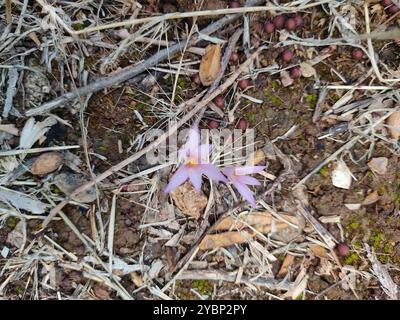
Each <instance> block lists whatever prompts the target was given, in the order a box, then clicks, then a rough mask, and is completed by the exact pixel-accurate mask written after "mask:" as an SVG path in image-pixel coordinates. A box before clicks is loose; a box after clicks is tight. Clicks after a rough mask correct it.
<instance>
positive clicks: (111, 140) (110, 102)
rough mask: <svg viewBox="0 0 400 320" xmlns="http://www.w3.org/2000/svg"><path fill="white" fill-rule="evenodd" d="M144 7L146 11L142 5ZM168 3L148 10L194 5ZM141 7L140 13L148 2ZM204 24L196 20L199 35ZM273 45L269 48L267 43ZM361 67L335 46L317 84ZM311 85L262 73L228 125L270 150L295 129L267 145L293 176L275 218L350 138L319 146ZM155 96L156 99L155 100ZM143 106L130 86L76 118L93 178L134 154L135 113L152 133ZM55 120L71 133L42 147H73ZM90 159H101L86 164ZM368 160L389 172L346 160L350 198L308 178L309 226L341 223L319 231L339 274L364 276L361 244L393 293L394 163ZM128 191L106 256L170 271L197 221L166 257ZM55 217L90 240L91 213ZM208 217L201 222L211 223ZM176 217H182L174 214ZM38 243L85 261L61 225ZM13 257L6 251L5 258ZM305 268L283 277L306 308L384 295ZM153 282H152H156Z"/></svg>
mask: <svg viewBox="0 0 400 320" xmlns="http://www.w3.org/2000/svg"><path fill="white" fill-rule="evenodd" d="M141 2H144V1H141ZM148 2H149V3H151V1H148ZM241 2H242V1H241ZM155 3H157V1H155ZM226 3H227V2H226V1H211V2H207V1H205V5H206V7H203V9H209V10H210V9H219V8H225V7H226ZM169 4H170V5H169V6H165V5H161V4H158V5H157V4H156V7H157V10H158V11H160V12H173V11H175V10H178V11H180V12H185V11H192V10H193V6H194V4H193V2H192V1H185V0H177V1H170V3H169ZM146 5H148V3H147V2H146ZM314 14H315V12H314ZM264 16H265V14H260V15H259V16H255V17H253V18H252V19H254V22H255V27H254V28H255V29H257V28H256V25H257V23H258V24H260V21H263V19H264V18H263V17H264ZM314 18H315V15H311V14H310V15H307V16H306V19H305V25H311V26H313V24H315V23H316V22H315V20H314ZM211 20H212V19H207V18H199V27H201V26H202V25H205V24H207V23H209V22H210V21H211ZM230 27H233V26H230ZM298 36H303V37H307V36H310V31H309V30H304V31H302V32H300V33H299V34H298ZM315 36H322V35H315ZM221 37H224V35H221ZM261 37H262V35H261V34H260V33H257V30H255V32H254V38H261ZM272 40H274V39H273V38H272ZM275 40H276V39H275ZM293 50H294V51H295V52H296V53H297V59H299V61H300V60H303V59H304V56H305V53H304V50H300V49H299V48H293ZM317 50H319V49H317ZM280 53H281V50H280V49H276V50H268V51H266V53H265V54H264V55H263V56H261V57H260V59H259V61H260V63H261V64H262V65H265V66H267V65H271V64H272V63H274V62H276V61H277V59H279V55H280ZM239 54H240V61H243V60H244V59H245V57H244V54H243V52H241V51H239ZM385 54H386V55H385V57H387V55H388V54H390V52H389V53H388V52H386V53H385ZM392 61H393V60H392ZM366 63H367V62H364V61H361V62H360V63H357V64H354V61H353V60H352V58H351V49H350V48H347V47H338V48H336V50H334V51H333V52H332V55H331V56H330V57H329V58H328V59H326V60H325V61H324V63H321V64H318V66H317V67H316V72H317V74H318V75H319V81H320V82H321V83H329V82H332V81H333V80H334V79H335V80H337V78H334V75H333V74H332V73H331V71H330V70H331V68H332V67H334V68H335V69H336V71H337V72H338V73H340V74H341V75H342V76H343V77H344V78H345V79H347V81H348V83H353V82H354V81H356V80H357V79H359V78H360V77H361V76H362V75H364V74H365V71H366V65H365V64H366ZM230 68H231V69H230V71H232V70H233V69H234V67H232V66H230ZM171 82H172V80H171V78H170V77H162V78H160V79H159V86H160V87H161V89H163V90H164V89H165V90H166V91H167V90H170V89H171V88H170V84H171ZM178 83H179V85H180V86H181V88H180V89H181V90H179V94H178V97H177V100H178V101H180V100H182V101H184V100H187V99H188V98H189V97H191V96H192V95H193V93H194V92H196V91H198V90H200V89H202V88H199V87H197V86H196V85H195V84H193V83H192V82H191V81H190V78H189V77H187V76H185V77H184V76H181V77H179V80H178ZM314 84H315V81H314V79H313V78H300V79H298V80H295V82H294V85H292V86H290V87H286V88H285V87H283V85H282V84H281V82H280V78H279V75H274V76H269V75H265V74H261V75H260V76H258V77H257V79H256V80H254V81H253V82H252V83H251V85H252V87H251V88H250V89H248V91H246V94H247V95H249V96H252V97H254V98H257V99H260V100H262V101H263V102H262V103H261V104H258V103H253V102H251V101H248V100H245V101H243V102H242V104H241V106H240V108H238V110H239V111H237V112H236V113H235V118H237V119H238V118H241V117H244V118H246V119H247V121H248V123H249V127H251V128H255V129H256V133H257V136H256V140H257V141H265V139H267V140H269V141H271V140H273V139H275V138H277V137H279V136H282V135H284V134H285V133H286V132H288V130H289V129H290V128H291V127H293V126H294V125H296V126H297V129H296V130H295V131H294V133H293V134H291V135H290V137H289V138H288V139H287V140H281V141H278V142H277V143H276V145H277V147H278V148H279V149H280V150H281V151H282V152H283V153H284V154H286V155H290V157H291V160H292V161H293V163H294V171H295V172H294V173H295V175H296V176H297V177H296V179H293V178H291V179H289V180H286V181H284V182H283V184H282V186H281V187H280V189H279V191H278V192H277V194H276V195H275V197H274V199H273V201H274V203H273V204H274V207H275V208H276V209H277V210H283V211H284V210H285V209H286V203H285V199H286V198H287V197H288V195H289V193H290V192H291V186H293V183H294V182H295V181H298V180H299V178H302V177H304V176H305V175H306V174H307V173H308V172H310V171H311V170H312V169H313V168H315V167H316V166H317V165H318V164H319V163H320V162H321V161H323V160H324V159H325V158H326V157H328V156H329V155H331V154H332V153H333V152H335V151H336V150H337V149H338V148H339V147H340V146H341V145H342V143H343V142H344V141H346V140H347V139H348V138H349V133H348V131H346V132H345V133H341V134H337V135H335V140H333V139H318V138H319V137H320V136H321V135H323V133H324V132H325V130H326V129H328V128H330V127H331V126H332V125H335V124H337V123H338V121H336V120H330V119H326V118H324V119H321V120H320V121H318V122H317V123H313V122H312V117H313V114H314V110H315V106H316V103H317V100H318V91H317V90H316V89H315V88H314ZM160 92H162V90H160ZM229 94H230V93H228V94H227V96H226V97H225V100H226V101H229V98H230V96H229ZM159 96H161V93H160V94H159ZM361 97H362V93H361V92H359V93H356V96H355V99H357V98H361ZM338 98H339V97H338V96H337V95H336V93H335V92H334V91H332V92H330V93H329V94H328V96H327V97H326V99H325V104H324V107H323V110H324V111H325V110H327V109H326V106H328V105H332V103H333V102H335V101H337V99H338ZM151 104H152V101H151V100H150V99H149V97H148V95H146V94H144V93H143V92H141V91H140V90H139V89H137V88H134V87H132V88H130V87H122V88H121V87H119V88H113V89H110V90H108V91H107V92H98V93H96V94H95V95H94V96H93V97H92V98H91V99H90V103H89V105H88V108H87V110H86V111H85V119H86V120H87V125H88V126H87V136H88V147H89V149H90V151H91V165H92V166H93V168H92V170H93V171H94V172H95V173H101V172H103V171H105V170H107V169H108V168H109V167H110V166H112V165H115V164H117V163H119V162H121V161H122V160H124V159H126V158H127V157H128V156H129V155H130V154H131V153H132V152H133V151H132V150H131V147H132V141H133V140H134V139H135V137H136V136H137V133H138V132H140V130H141V129H142V126H143V124H142V123H141V121H140V120H139V119H138V116H137V113H135V111H136V112H139V113H140V114H141V116H142V117H144V118H145V119H146V123H147V124H149V125H152V124H154V123H156V121H157V120H156V119H153V118H152V117H153V113H152V112H151V111H149V109H148V108H146V106H147V105H151ZM228 107H229V106H227V108H228ZM60 116H62V117H63V118H64V119H66V120H69V121H70V122H71V123H72V124H73V128H69V127H65V126H59V125H58V126H56V127H54V128H53V129H52V130H51V131H50V132H49V134H48V137H47V141H46V144H47V145H50V144H56V143H57V142H60V141H65V144H66V145H73V144H79V143H81V138H80V136H81V134H80V127H79V116H78V114H75V115H72V114H70V113H67V112H65V111H62V112H60ZM206 117H207V115H206ZM201 126H202V127H206V126H207V124H206V121H202V122H201ZM223 126H225V127H227V128H231V129H233V128H234V126H235V123H228V122H224V123H223ZM128 150H129V151H128ZM365 151H366V149H365V148H364V147H363V146H361V145H357V146H356V147H355V148H354V150H352V152H353V154H355V155H358V154H362V153H363V152H365ZM95 154H98V155H100V156H95ZM78 155H79V156H80V157H81V159H84V154H83V153H78ZM371 157H387V158H388V159H389V166H388V170H387V173H386V174H385V175H382V176H379V175H376V174H374V173H372V172H371V170H369V168H368V166H367V163H366V161H360V162H358V163H355V162H352V161H351V160H350V159H349V157H348V155H346V156H345V157H344V159H345V160H346V163H347V165H348V166H349V169H350V170H351V172H352V174H353V175H354V177H355V180H354V181H353V184H352V187H351V188H350V189H349V190H344V189H339V188H336V187H334V186H333V185H332V181H331V172H332V171H333V169H334V166H333V164H332V163H330V164H328V165H327V166H325V167H324V168H323V169H321V170H320V171H319V172H318V173H317V174H315V175H313V176H312V177H311V178H310V179H309V180H308V182H307V183H306V187H307V193H308V195H309V202H310V205H311V206H312V208H314V209H315V212H316V214H317V218H318V217H320V216H339V217H340V225H341V227H342V230H341V228H340V227H339V225H337V224H333V223H332V224H326V227H327V229H328V231H329V232H330V233H331V234H332V235H333V236H334V238H335V239H336V240H337V241H338V242H345V243H346V244H347V245H349V247H350V254H349V255H347V256H345V257H340V258H339V259H340V262H341V263H342V264H343V265H348V266H353V267H354V268H356V269H357V270H358V271H366V272H369V270H370V267H371V266H370V264H369V263H368V262H367V260H366V258H365V250H364V248H363V245H362V244H363V242H366V243H368V244H369V245H370V247H371V248H373V249H374V251H375V253H376V255H377V257H378V260H379V261H380V262H382V263H384V264H385V265H387V266H389V267H391V268H390V269H389V273H390V275H391V276H392V278H393V280H394V281H395V282H396V283H397V284H400V269H399V266H400V211H399V207H400V158H399V156H397V155H396V154H394V153H393V152H391V151H390V150H389V149H388V148H387V147H386V146H385V144H384V143H383V142H378V143H377V145H376V147H375V148H374V151H373V153H372V155H371ZM82 166H83V170H84V171H85V172H87V169H85V166H84V165H82ZM130 169H132V170H136V169H137V168H134V167H131V168H128V169H127V170H130ZM282 170H283V167H282V164H281V163H280V162H279V160H278V159H276V160H269V161H268V172H269V173H271V174H274V175H276V176H279V174H280V173H281V172H282ZM127 173H128V171H125V172H124V173H123V174H119V175H113V176H112V178H110V179H107V180H105V181H103V183H104V185H109V184H112V183H114V182H115V181H117V180H118V179H119V178H122V177H123V175H125V174H127ZM162 179H164V180H165V177H162ZM131 188H136V189H131V190H130V192H126V193H124V191H122V196H121V197H120V198H119V201H118V202H117V208H116V221H115V234H114V250H115V253H116V254H118V255H119V256H122V257H124V258H127V259H128V258H131V259H135V260H139V259H143V261H144V262H145V263H148V264H149V265H151V263H152V262H154V261H155V260H156V259H162V260H171V259H172V262H171V264H174V262H176V261H177V260H178V259H179V258H182V256H183V254H185V253H186V252H187V251H188V250H189V249H190V247H191V245H190V241H192V240H193V238H194V236H195V234H196V230H198V228H199V226H200V225H201V221H193V220H189V219H188V220H187V221H186V222H187V223H188V226H187V227H186V228H187V231H188V233H187V239H188V240H187V242H186V243H185V241H183V245H181V247H179V248H178V249H177V251H176V252H173V253H171V252H170V251H168V250H166V249H165V246H164V245H165V242H166V241H165V240H163V241H155V242H148V238H147V236H148V235H147V234H146V232H143V231H142V230H140V229H139V226H140V225H141V223H142V222H143V221H144V220H145V219H146V217H145V206H144V205H140V203H144V202H143V199H141V197H140V193H133V192H132V191H141V190H144V188H142V187H140V186H139V187H134V184H131ZM109 191H110V190H106V191H105V192H103V193H102V199H101V201H104V202H105V203H108V204H110V203H111V198H112V193H111V192H109ZM373 191H377V192H378V194H379V200H378V201H377V202H375V203H373V204H371V205H367V206H361V208H360V209H358V210H349V209H347V208H346V206H345V205H344V204H348V203H361V202H362V201H363V200H364V199H365V197H366V196H367V195H368V194H370V193H371V192H373ZM219 192H220V193H221V194H222V193H223V192H224V190H223V189H221V190H219ZM145 200H147V199H145ZM218 211H219V210H218V208H217V209H215V210H214V211H213V214H214V215H215V214H216V213H217V212H218ZM221 211H223V209H222V210H221ZM64 212H65V214H66V215H67V216H68V217H69V219H71V221H72V222H73V223H74V224H75V226H77V227H78V228H79V230H80V232H81V233H82V234H85V235H87V236H88V237H89V238H92V237H93V234H92V226H91V223H90V215H93V212H92V211H91V210H90V209H89V210H87V209H85V208H79V207H77V206H73V205H70V206H67V207H66V208H65V209H64ZM109 212H110V210H109V208H108V210H105V211H104V212H102V213H101V214H102V219H103V222H107V221H108V220H109ZM213 214H212V215H211V218H210V221H213V219H214V218H215V217H214V216H213ZM177 215H178V217H179V218H182V216H179V213H177ZM156 218H157V217H156ZM40 222H41V221H40V220H32V221H29V223H28V239H30V240H32V239H34V238H35V235H34V234H35V231H37V230H38V229H39V225H40ZM15 225H16V223H15V219H13V218H9V219H8V220H7V221H6V223H5V225H4V226H3V227H2V228H0V243H2V244H4V243H6V239H7V235H8V234H9V233H10V232H11V231H12V230H13V228H14V227H15ZM169 230H171V229H169ZM175 232H176V231H174V233H175ZM45 234H46V235H48V236H49V237H50V238H52V239H53V240H54V241H56V242H57V243H58V244H60V245H61V246H62V247H64V248H65V249H66V250H67V251H70V252H71V253H73V254H75V255H76V256H77V257H78V259H83V258H84V257H85V256H86V255H87V254H88V252H87V248H85V246H84V245H83V244H82V242H81V240H80V239H79V238H78V237H77V236H76V235H75V234H74V233H73V232H72V231H71V229H70V228H68V227H67V226H66V224H65V223H64V222H63V221H61V220H59V221H56V222H52V223H51V224H50V225H49V226H48V228H47V229H46V231H45ZM144 248H145V249H144ZM15 249H16V248H12V250H15ZM143 252H144V254H143ZM142 255H143V256H142ZM171 256H172V258H171ZM177 257H178V258H177ZM284 257H285V255H284V254H282V255H279V256H278V261H276V262H275V263H273V265H272V268H273V270H276V272H277V271H278V270H279V268H280V266H281V263H282V261H283V259H284ZM307 259H308V260H307V261H306V262H304V261H300V259H299V260H297V259H296V260H295V263H294V267H293V272H292V274H291V278H292V280H294V279H295V278H296V276H297V275H298V274H299V273H300V267H299V265H300V264H303V263H308V265H309V268H308V271H307V274H308V277H309V278H308V279H309V280H308V286H307V290H308V293H307V295H306V299H324V298H328V299H335V300H336V299H356V298H357V299H371V300H375V299H385V294H384V293H383V291H382V289H381V288H380V286H379V283H378V282H377V281H376V280H374V279H372V280H370V281H362V280H361V279H357V282H356V288H355V290H354V292H353V291H352V290H348V289H347V288H345V287H344V286H342V284H340V283H339V284H338V281H339V280H340V277H339V272H338V271H334V272H333V274H334V276H332V275H327V274H323V272H322V271H321V268H322V264H321V263H322V262H321V259H320V258H318V257H315V256H314V257H312V256H308V257H307ZM207 261H208V262H210V263H213V268H214V269H218V265H219V264H221V265H223V261H218V258H215V257H208V258H207ZM166 273H167V272H166V270H162V271H161V273H160V277H162V276H164V275H165V274H166ZM321 274H322V275H321ZM3 280H4V278H3V277H2V280H1V281H3ZM88 281H90V280H88V279H86V278H85V277H84V276H83V275H82V272H81V271H75V270H69V269H65V268H61V267H59V268H57V281H56V282H57V285H58V286H59V290H60V291H62V292H63V295H65V296H70V295H73V293H74V291H75V290H76V288H77V286H78V285H85V284H86V283H88ZM154 281H155V282H157V281H158V280H157V279H156V280H154ZM121 283H122V285H123V286H124V287H125V288H126V289H127V290H128V291H129V292H132V291H133V290H135V289H137V286H136V285H135V284H134V283H133V282H132V280H131V277H130V275H126V276H123V277H122V280H121ZM24 285H25V282H24V281H22V280H20V281H18V282H15V283H13V285H12V286H10V289H8V294H9V295H10V296H15V297H21V287H24ZM191 289H195V290H196V291H197V292H198V293H200V294H201V295H203V296H204V297H207V298H211V297H213V298H218V299H254V295H255V294H254V292H250V291H247V290H248V288H247V287H246V286H244V285H234V284H230V283H226V282H213V281H205V280H185V281H178V282H177V283H176V284H175V290H174V295H175V296H176V297H177V298H179V299H199V297H198V296H197V295H196V294H194V293H193V292H192V291H191ZM90 292H91V298H94V299H119V297H118V296H117V295H116V293H115V292H113V291H111V290H110V289H109V288H108V287H107V286H104V285H101V284H99V283H96V282H93V283H92V285H91V291H90ZM215 292H217V293H218V294H217V296H214V293H215ZM321 292H324V293H323V294H322V295H321V296H319V295H318V294H319V293H321ZM135 297H136V298H137V299H149V298H154V296H152V294H151V293H150V292H149V291H148V290H142V291H140V292H139V293H138V294H136V296H135ZM256 298H258V299H270V296H269V295H268V294H267V293H265V292H263V290H261V289H260V290H258V292H257V293H256Z"/></svg>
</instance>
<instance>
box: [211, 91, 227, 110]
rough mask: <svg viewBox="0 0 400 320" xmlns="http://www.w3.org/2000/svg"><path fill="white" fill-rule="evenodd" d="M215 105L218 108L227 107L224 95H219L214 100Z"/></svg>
mask: <svg viewBox="0 0 400 320" xmlns="http://www.w3.org/2000/svg"><path fill="white" fill-rule="evenodd" d="M214 104H215V105H216V106H217V107H218V108H223V107H224V106H225V98H224V96H223V95H221V94H220V95H219V96H216V97H215V98H214Z"/></svg>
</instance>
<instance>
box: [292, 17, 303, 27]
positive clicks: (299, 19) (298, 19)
mask: <svg viewBox="0 0 400 320" xmlns="http://www.w3.org/2000/svg"><path fill="white" fill-rule="evenodd" d="M294 21H296V28H301V27H302V26H303V25H304V19H303V17H302V16H295V17H294Z"/></svg>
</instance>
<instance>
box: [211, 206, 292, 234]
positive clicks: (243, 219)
mask: <svg viewBox="0 0 400 320" xmlns="http://www.w3.org/2000/svg"><path fill="white" fill-rule="evenodd" d="M280 216H281V217H282V218H283V219H285V220H287V221H289V222H290V223H292V224H294V225H297V224H298V221H297V218H296V217H295V216H291V215H288V214H280ZM273 224H274V230H275V231H278V230H282V229H284V228H287V227H288V224H286V223H285V222H284V221H282V220H279V219H276V218H274V217H273V216H272V215H271V213H269V212H268V211H265V212H253V213H251V214H248V215H243V216H240V217H239V218H237V219H234V218H233V217H232V216H228V217H225V218H224V219H222V220H221V221H220V222H219V223H218V224H217V225H215V226H214V228H213V230H216V231H223V230H230V229H232V228H234V229H243V228H246V227H248V226H249V225H250V226H252V227H254V229H256V230H257V231H258V232H260V233H268V232H271V229H272V225H273Z"/></svg>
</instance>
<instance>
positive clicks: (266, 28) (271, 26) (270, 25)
mask: <svg viewBox="0 0 400 320" xmlns="http://www.w3.org/2000/svg"><path fill="white" fill-rule="evenodd" d="M264 31H265V32H266V33H274V31H275V26H274V24H273V23H272V22H266V23H265V24H264Z"/></svg>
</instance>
